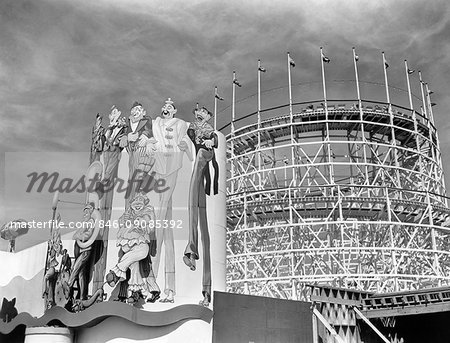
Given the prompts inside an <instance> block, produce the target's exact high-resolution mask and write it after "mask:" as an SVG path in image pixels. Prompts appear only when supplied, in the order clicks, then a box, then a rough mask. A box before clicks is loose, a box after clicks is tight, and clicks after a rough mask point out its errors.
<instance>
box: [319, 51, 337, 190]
mask: <svg viewBox="0 0 450 343" xmlns="http://www.w3.org/2000/svg"><path fill="white" fill-rule="evenodd" d="M324 58H325V56H324V54H323V48H322V47H320V65H321V67H322V87H323V102H324V106H325V131H326V132H325V142H324V147H326V154H327V159H328V164H329V183H330V184H334V171H333V169H334V168H333V163H334V162H333V161H332V160H331V143H330V127H329V123H328V103H327V87H326V83H325V66H324V64H323V62H324ZM330 192H331V193H332V192H333V188H330Z"/></svg>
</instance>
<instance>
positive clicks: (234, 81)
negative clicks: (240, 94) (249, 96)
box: [233, 79, 242, 87]
mask: <svg viewBox="0 0 450 343" xmlns="http://www.w3.org/2000/svg"><path fill="white" fill-rule="evenodd" d="M233 83H234V84H235V85H236V86H238V87H242V85H241V84H240V83H239V82H238V80H237V79H234V80H233Z"/></svg>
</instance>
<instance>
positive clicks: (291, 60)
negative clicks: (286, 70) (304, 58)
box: [289, 56, 295, 67]
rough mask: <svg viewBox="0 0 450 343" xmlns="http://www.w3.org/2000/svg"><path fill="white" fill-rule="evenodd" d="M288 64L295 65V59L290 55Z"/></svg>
mask: <svg viewBox="0 0 450 343" xmlns="http://www.w3.org/2000/svg"><path fill="white" fill-rule="evenodd" d="M289 65H290V66H291V67H295V61H294V60H293V59H292V57H291V56H289Z"/></svg>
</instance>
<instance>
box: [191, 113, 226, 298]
mask: <svg viewBox="0 0 450 343" xmlns="http://www.w3.org/2000/svg"><path fill="white" fill-rule="evenodd" d="M193 113H194V117H195V121H194V122H193V123H191V124H190V126H189V129H188V131H187V134H188V136H189V138H190V139H191V140H192V142H193V143H194V146H195V151H196V156H195V164H194V170H193V171H192V176H191V182H190V186H189V241H188V244H187V246H186V249H185V251H184V257H183V261H184V263H185V264H186V265H187V266H188V267H189V268H190V269H191V270H193V271H194V270H195V269H196V260H198V259H199V252H198V230H199V229H200V232H201V240H202V246H203V276H202V285H203V286H202V295H203V299H202V300H201V301H200V305H203V306H209V303H210V302H211V255H210V238H209V229H208V218H207V214H206V195H207V194H208V195H209V194H210V188H211V176H210V172H209V162H211V163H212V164H213V167H214V183H213V188H214V194H217V192H218V184H217V183H218V171H219V170H218V165H217V162H216V160H215V153H214V149H216V148H217V147H218V137H217V135H216V133H215V132H214V129H213V127H212V126H211V125H210V124H209V123H208V121H209V120H210V119H211V117H212V113H211V112H210V111H208V109H207V108H205V107H202V108H196V109H194V111H193Z"/></svg>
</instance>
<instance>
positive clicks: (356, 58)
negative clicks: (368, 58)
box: [355, 54, 359, 62]
mask: <svg viewBox="0 0 450 343" xmlns="http://www.w3.org/2000/svg"><path fill="white" fill-rule="evenodd" d="M355 61H356V62H358V61H359V56H358V55H356V54H355Z"/></svg>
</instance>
